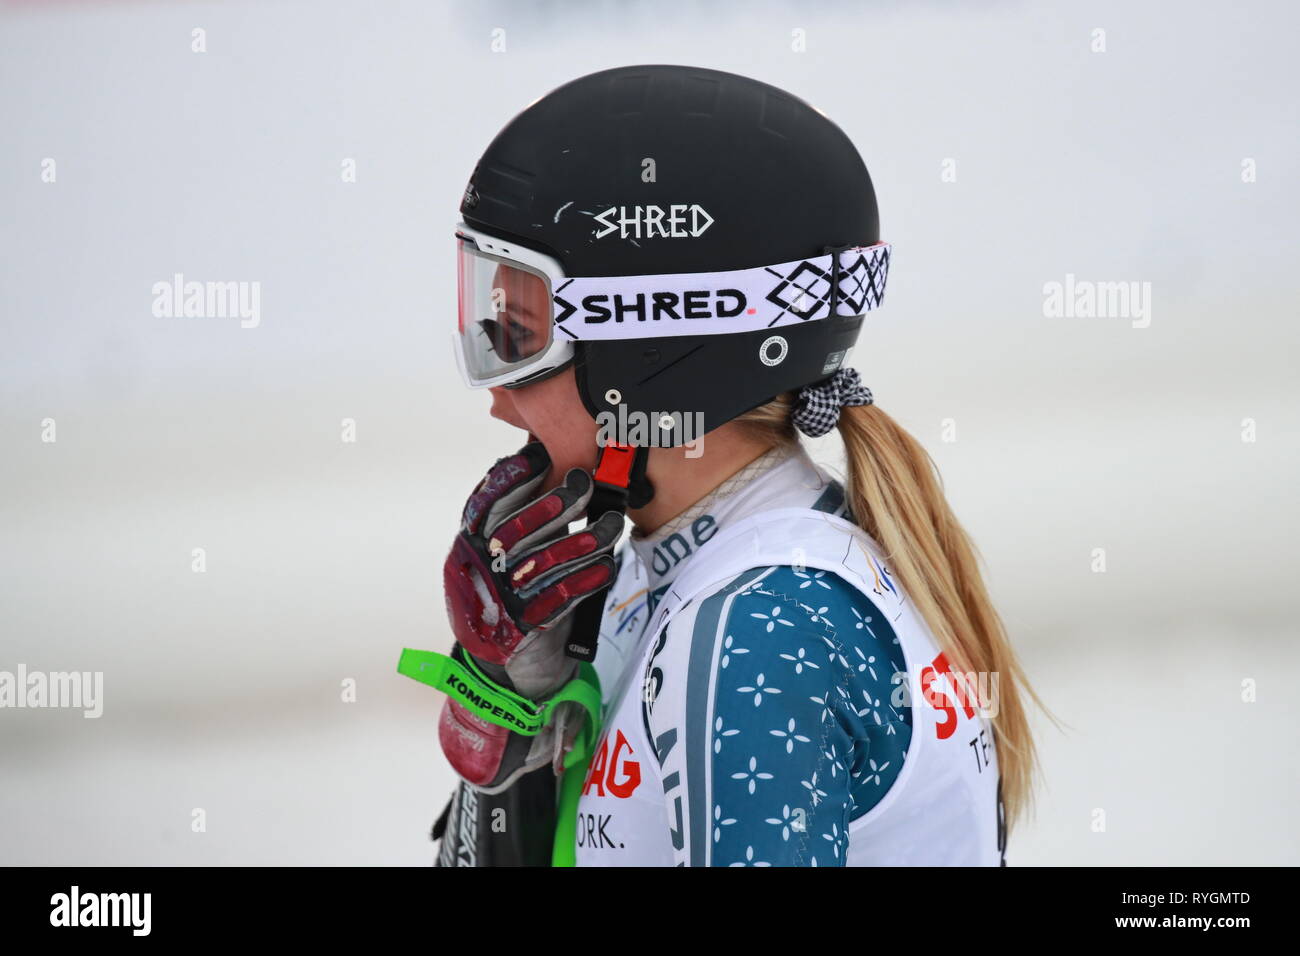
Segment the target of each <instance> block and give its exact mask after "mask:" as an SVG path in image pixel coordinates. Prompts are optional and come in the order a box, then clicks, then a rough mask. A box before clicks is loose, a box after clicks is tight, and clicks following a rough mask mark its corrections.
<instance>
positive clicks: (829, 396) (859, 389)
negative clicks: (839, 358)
mask: <svg viewBox="0 0 1300 956" xmlns="http://www.w3.org/2000/svg"><path fill="white" fill-rule="evenodd" d="M872 401H873V399H872V397H871V389H869V388H867V386H865V385H863V384H862V381H861V380H860V379H859V378H858V370H857V369H853V368H841V369H840V370H839V371H838V372H836V373H835V374H834V375H832V376H831V377H830V378H828V379H825V380H824V381H821V382H817V383H815V384H813V385H805V386H804V387H803V388H801V389H799V400H798V402H797V403H796V404H795V409H794V412H793V414H791V416H790V417H791V420H793V421H794V424H795V427H796V428H798V429H799V430H800V431H801V432H803V433H804V434H805V435H807V436H808V437H809V438H818V437H820V436H822V435H825V434H826V433H827V432H828V431H830V430H831V429H832V428H834V427H835V423H836V422H838V421H839V420H840V409H841V408H843V407H844V406H845V405H870V404H871V403H872Z"/></svg>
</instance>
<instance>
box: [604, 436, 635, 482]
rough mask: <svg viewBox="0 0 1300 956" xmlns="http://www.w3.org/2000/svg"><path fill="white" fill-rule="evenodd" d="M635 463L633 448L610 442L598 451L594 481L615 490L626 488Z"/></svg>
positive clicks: (630, 480)
mask: <svg viewBox="0 0 1300 956" xmlns="http://www.w3.org/2000/svg"><path fill="white" fill-rule="evenodd" d="M635 461H636V449H635V448H633V447H632V446H631V445H618V444H615V443H614V442H610V443H609V444H608V445H605V446H604V447H603V448H602V449H601V450H600V461H599V462H597V463H596V480H597V481H599V482H601V483H602V484H606V485H613V486H614V487H616V488H626V487H627V486H628V485H629V484H631V483H632V465H633V463H634V462H635Z"/></svg>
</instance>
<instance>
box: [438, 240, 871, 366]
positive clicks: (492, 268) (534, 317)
mask: <svg viewBox="0 0 1300 956" xmlns="http://www.w3.org/2000/svg"><path fill="white" fill-rule="evenodd" d="M456 256H457V260H456V262H457V272H456V275H457V291H458V299H459V313H458V317H457V325H456V338H457V342H456V356H457V363H458V365H459V367H460V371H461V376H462V377H463V378H464V380H465V383H466V384H467V385H469V386H470V387H471V388H490V387H492V386H497V385H501V386H519V385H524V384H527V383H528V382H530V381H533V380H535V379H537V378H540V377H542V376H544V375H546V374H547V373H549V372H552V371H554V370H556V369H558V368H560V367H562V366H564V365H565V364H567V363H568V362H570V361H571V360H572V359H573V356H574V346H575V345H576V344H577V343H578V342H584V341H586V342H590V341H608V340H611V339H648V338H660V337H665V338H666V337H673V336H696V335H724V334H730V333H738V332H752V331H757V330H760V329H772V328H778V327H780V326H783V325H793V324H798V323H802V322H811V321H817V320H821V319H826V318H832V317H850V316H860V315H863V314H865V313H866V312H869V311H871V310H872V309H875V308H878V307H879V306H880V304H881V302H882V301H883V300H884V295H885V280H886V278H887V277H888V274H889V258H890V246H889V244H888V243H884V242H880V243H876V244H875V245H871V246H840V247H828V248H827V249H826V250H825V252H824V254H823V255H821V256H816V257H813V258H810V259H796V260H794V261H791V262H782V263H777V264H775V265H770V266H758V267H756V268H751V269H736V270H731V271H725V272H684V273H675V274H665V275H642V276H600V277H591V278H583V277H578V276H566V275H565V274H564V269H563V268H562V267H561V265H560V263H559V262H557V261H556V260H555V259H553V258H551V257H550V256H547V255H544V254H543V253H540V252H537V251H535V250H533V249H528V248H525V247H523V246H520V245H518V244H516V243H514V242H511V241H508V240H503V239H500V238H498V237H495V236H491V235H488V234H487V233H483V232H480V231H478V230H476V229H473V228H471V227H469V226H467V225H465V224H464V223H461V224H460V225H459V226H458V227H457V229H456Z"/></svg>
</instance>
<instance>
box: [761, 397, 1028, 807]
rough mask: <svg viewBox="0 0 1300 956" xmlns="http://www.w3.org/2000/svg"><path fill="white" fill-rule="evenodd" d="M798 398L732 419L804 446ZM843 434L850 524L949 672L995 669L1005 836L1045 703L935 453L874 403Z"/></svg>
mask: <svg viewBox="0 0 1300 956" xmlns="http://www.w3.org/2000/svg"><path fill="white" fill-rule="evenodd" d="M793 402H794V396H793V395H791V394H789V393H787V394H785V395H781V396H778V397H777V398H776V399H774V400H773V401H771V402H768V403H767V404H766V405H763V406H760V407H759V408H756V409H754V410H753V411H751V412H748V413H746V414H745V415H742V416H741V417H740V418H738V419H737V420H736V421H737V423H738V424H739V425H741V426H742V427H744V428H746V429H748V430H749V431H750V432H751V433H754V434H758V435H760V436H762V437H763V438H765V439H766V440H767V441H768V442H769V443H770V444H774V445H775V444H784V443H790V442H798V440H799V439H798V435H797V433H796V432H795V429H794V426H793V425H792V424H791V421H790V413H791V411H792V409H793ZM839 430H840V437H841V438H842V439H843V441H844V450H845V456H846V458H847V461H848V486H847V488H846V494H847V497H848V505H849V510H850V512H851V513H852V515H853V518H854V520H855V521H856V522H857V523H858V525H859V526H860V527H861V528H862V529H863V530H864V531H866V532H867V534H869V535H870V536H871V537H872V538H873V539H874V540H875V541H876V543H877V544H879V545H880V547H881V549H882V550H883V551H884V553H885V555H886V557H887V560H888V561H889V562H890V566H891V570H892V571H893V572H894V575H895V576H896V577H897V578H898V580H899V581H900V582H902V585H903V589H904V590H905V591H906V592H907V594H908V596H909V598H910V599H911V601H912V603H913V604H914V605H915V607H916V610H917V612H918V613H919V614H920V615H921V617H922V618H923V619H924V620H925V622H926V624H928V625H929V627H930V630H931V632H932V633H933V634H934V638H935V641H936V642H937V643H938V645H939V647H940V649H941V650H942V651H943V652H944V653H945V654H946V655H947V657H948V661H949V663H950V664H951V665H952V668H953V670H954V671H956V672H958V673H962V674H971V673H973V674H980V675H996V677H994V678H990V679H993V680H996V685H994V686H996V690H997V705H998V706H997V712H996V714H995V716H993V718H992V722H993V728H994V733H995V735H996V742H997V755H998V766H999V770H1000V772H1001V774H1002V798H1003V802H1004V804H1005V808H1006V823H1007V829H1008V832H1009V831H1010V829H1011V828H1012V827H1013V826H1014V825H1015V823H1016V822H1017V821H1018V820H1019V819H1021V817H1022V815H1023V813H1024V812H1025V811H1026V810H1028V808H1029V806H1030V802H1031V797H1032V789H1033V782H1034V777H1035V775H1036V772H1037V753H1036V750H1035V747H1034V741H1033V736H1032V734H1031V732H1030V728H1029V720H1028V714H1027V712H1026V707H1025V700H1024V695H1026V694H1027V695H1029V696H1030V697H1032V698H1033V700H1034V701H1035V702H1036V703H1037V704H1038V705H1039V706H1040V707H1042V706H1043V704H1042V701H1041V700H1039V698H1038V695H1037V694H1035V693H1034V691H1033V688H1031V687H1030V686H1029V682H1028V680H1027V679H1026V678H1025V674H1024V671H1023V670H1022V668H1021V666H1020V662H1019V661H1018V660H1017V659H1016V655H1015V652H1014V651H1013V649H1012V647H1011V642H1010V640H1009V639H1008V637H1007V633H1006V629H1005V627H1004V626H1003V623H1002V619H1001V618H1000V617H999V616H998V613H997V611H996V610H995V609H994V607H993V602H992V601H991V600H990V598H989V594H988V589H987V588H986V587H985V586H984V580H983V577H982V576H981V574H980V570H979V563H978V561H977V558H976V553H975V549H974V547H973V546H972V544H971V541H970V538H969V537H968V536H967V535H966V532H965V531H964V530H963V529H962V527H961V525H960V524H959V523H958V522H957V519H956V517H955V516H954V515H953V513H952V509H951V508H949V507H948V502H947V499H946V498H945V497H944V494H943V486H942V484H941V482H940V480H939V476H938V473H937V471H936V469H935V466H934V462H933V460H932V459H931V458H930V455H929V453H928V452H926V450H925V449H924V448H922V447H921V444H920V443H919V442H918V441H917V440H916V439H915V438H913V437H912V436H911V435H910V434H909V433H908V432H907V431H906V430H905V429H904V428H902V426H900V425H899V424H898V423H897V422H895V421H894V420H893V419H892V418H891V417H890V416H889V415H888V414H886V413H885V412H884V411H882V410H881V409H880V408H879V407H878V406H876V405H858V406H848V407H846V408H844V409H843V410H842V411H841V413H840V419H839ZM1043 709H1044V710H1046V708H1045V707H1044V708H1043Z"/></svg>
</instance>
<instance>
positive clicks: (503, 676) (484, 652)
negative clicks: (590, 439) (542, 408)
mask: <svg viewBox="0 0 1300 956" xmlns="http://www.w3.org/2000/svg"><path fill="white" fill-rule="evenodd" d="M550 470H551V462H550V457H549V456H548V455H547V453H546V449H545V447H544V446H543V445H542V444H541V443H540V442H535V443H533V444H530V445H526V446H525V447H524V448H522V449H521V450H520V451H519V452H518V453H517V454H514V455H511V456H509V457H508V458H502V459H501V460H500V461H498V462H497V463H496V465H495V466H493V468H492V470H491V471H490V472H488V475H487V477H486V478H485V479H484V480H483V482H482V483H481V484H480V485H479V486H478V488H477V489H475V491H474V493H473V494H472V495H471V496H470V499H469V501H468V502H467V503H466V505H465V511H464V514H463V520H462V524H461V531H460V534H458V535H457V536H456V541H455V543H454V544H453V545H452V548H451V553H450V554H449V555H448V556H447V561H446V563H445V564H444V566H443V588H444V590H445V592H446V597H447V615H448V617H449V618H450V621H451V628H452V633H453V634H454V635H455V637H456V641H457V642H458V643H459V644H460V646H461V648H462V650H464V651H465V652H466V653H468V654H470V655H471V656H472V657H473V658H474V660H475V661H476V662H477V663H478V665H479V667H480V669H481V670H483V672H484V673H486V674H487V675H488V677H490V678H491V679H492V680H494V681H495V682H496V683H498V684H501V685H502V686H504V687H507V688H509V689H511V690H514V691H515V692H516V693H518V694H521V695H523V696H524V697H527V698H529V699H530V700H532V701H534V702H536V703H542V702H544V701H545V700H546V699H547V698H549V697H550V696H551V695H552V694H554V693H555V692H556V691H558V690H559V689H560V688H561V687H563V686H564V685H565V684H567V683H568V682H569V681H570V680H571V679H572V678H573V677H574V675H575V674H576V673H577V669H578V662H577V661H576V660H575V659H573V658H570V657H568V656H566V654H565V653H564V647H565V644H566V643H567V642H568V638H569V634H570V631H571V629H572V624H573V614H572V612H573V609H574V608H575V607H576V606H577V605H578V603H579V602H580V601H582V600H583V599H584V598H587V597H589V596H590V595H592V594H594V593H596V592H597V591H600V590H602V589H603V588H604V587H605V586H606V585H607V584H609V583H610V582H612V581H613V579H614V559H613V557H612V552H613V550H614V545H615V544H616V543H617V542H618V539H619V537H620V536H621V535H622V533H623V516H622V515H621V514H619V513H618V512H615V511H610V512H607V513H606V514H604V515H602V516H601V518H600V519H599V520H598V521H596V522H594V523H591V524H589V525H588V526H587V527H586V528H584V529H583V530H581V531H578V532H576V533H574V534H568V525H569V523H570V522H571V521H574V520H576V519H578V518H580V517H582V516H583V515H584V514H585V513H586V509H587V503H588V501H589V500H590V499H591V493H592V489H593V487H594V485H593V481H592V477H591V475H590V474H588V473H587V472H585V471H583V470H582V469H580V468H574V469H572V470H571V471H570V472H569V473H568V474H567V475H566V476H565V479H564V483H563V484H562V485H560V486H559V487H557V488H555V489H554V490H552V491H550V492H549V493H547V494H544V495H538V494H537V490H538V489H539V488H540V487H541V486H542V485H543V483H544V482H545V480H546V476H547V475H548V474H549V473H550ZM584 719H585V714H584V712H583V711H582V709H581V707H579V706H578V705H576V704H572V703H563V704H560V705H559V706H558V707H557V708H556V711H555V719H554V720H553V721H552V722H551V724H549V725H548V726H547V727H545V728H543V729H542V731H541V732H540V733H538V734H537V735H536V736H534V737H527V736H524V735H521V734H518V733H515V732H513V731H510V730H508V729H506V728H504V727H498V726H497V725H496V724H491V723H488V722H487V721H485V720H483V719H481V718H480V717H478V716H477V715H476V714H474V713H472V712H471V711H469V710H467V709H465V708H464V707H462V706H461V705H460V704H458V703H456V702H455V701H453V700H451V699H450V698H449V699H448V700H447V702H446V704H445V705H444V706H443V710H442V717H441V720H440V721H439V726H438V739H439V741H440V743H441V744H442V750H443V753H444V754H446V756H447V759H448V760H449V761H450V762H451V765H452V766H453V767H454V768H455V769H456V772H457V773H459V774H460V775H461V777H462V778H464V779H465V780H466V781H467V782H468V783H470V784H472V785H474V786H476V787H478V788H479V789H480V790H483V791H485V792H487V793H497V792H499V791H501V790H504V789H505V788H507V787H509V786H510V784H512V783H513V782H514V781H515V780H516V779H517V778H518V777H519V776H521V775H522V774H524V773H528V772H531V771H533V770H536V769H538V768H540V767H542V766H545V765H546V764H548V763H549V764H551V765H552V767H554V768H555V770H556V772H557V773H558V772H559V771H560V770H561V769H562V765H563V760H564V754H565V752H566V750H567V749H568V748H569V747H571V746H572V744H573V741H574V738H576V736H577V734H578V731H579V730H580V729H581V727H582V721H583V720H584Z"/></svg>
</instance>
